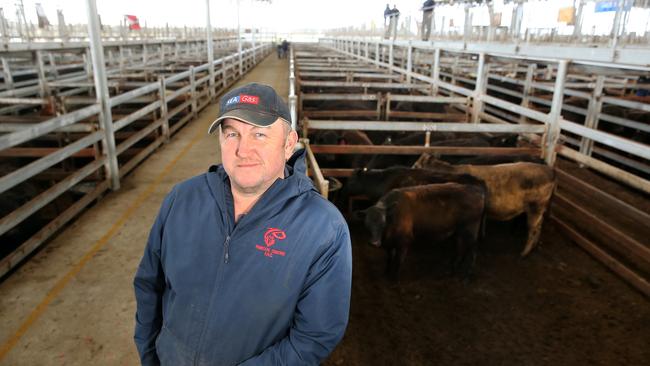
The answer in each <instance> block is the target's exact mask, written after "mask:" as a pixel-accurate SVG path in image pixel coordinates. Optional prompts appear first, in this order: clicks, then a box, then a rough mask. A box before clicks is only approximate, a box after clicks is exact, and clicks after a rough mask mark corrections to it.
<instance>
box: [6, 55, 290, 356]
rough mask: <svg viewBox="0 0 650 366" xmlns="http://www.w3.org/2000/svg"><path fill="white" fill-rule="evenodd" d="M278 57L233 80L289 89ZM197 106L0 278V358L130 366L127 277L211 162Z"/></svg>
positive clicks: (212, 149) (211, 111) (214, 158)
mask: <svg viewBox="0 0 650 366" xmlns="http://www.w3.org/2000/svg"><path fill="white" fill-rule="evenodd" d="M288 68H289V67H288V62H287V60H286V59H284V60H278V59H277V57H276V56H275V55H274V54H271V55H269V56H268V57H267V58H266V59H265V60H264V61H262V62H261V63H260V64H259V65H258V66H257V67H255V68H254V69H253V70H252V71H251V72H250V73H248V74H247V75H245V77H244V79H242V80H240V81H239V82H238V84H236V85H241V84H244V83H248V82H253V81H255V82H261V83H265V84H269V85H271V86H273V87H274V88H275V89H276V91H277V92H278V93H279V94H280V95H284V96H286V95H287V94H288V92H289V85H288ZM217 112H218V107H217V106H216V105H212V106H209V107H207V108H206V109H204V111H203V112H202V113H201V114H200V115H199V118H198V119H197V120H195V121H192V122H190V123H189V124H188V125H187V126H185V127H184V128H183V129H182V130H181V131H179V133H177V134H176V135H175V136H174V137H173V138H172V140H171V142H170V143H169V144H167V145H165V146H163V147H162V148H160V149H159V150H158V151H157V152H156V153H155V154H154V155H152V156H151V157H149V159H147V160H146V161H145V162H144V163H143V164H141V166H140V167H138V168H137V169H136V170H135V171H134V172H133V173H132V174H131V175H129V176H128V177H126V178H125V179H124V180H123V181H122V188H121V189H120V190H119V191H117V192H111V193H110V194H108V195H107V196H106V197H105V198H104V199H102V200H101V201H99V202H98V203H97V204H95V205H94V206H93V207H91V208H90V209H88V210H86V212H85V213H83V214H82V215H81V216H80V217H79V218H78V219H77V220H76V221H75V222H74V223H73V224H72V225H71V226H70V227H68V228H67V229H66V230H65V231H63V232H62V233H60V234H59V235H58V236H57V237H56V238H55V239H54V240H52V241H51V242H50V243H49V244H48V245H47V247H45V248H43V250H41V251H40V252H39V253H38V254H37V255H35V256H34V257H33V258H32V259H30V260H29V261H28V262H27V263H25V264H24V265H22V267H21V268H19V269H18V270H17V271H16V272H15V273H13V274H12V275H11V276H10V277H9V278H7V279H6V280H5V281H4V282H3V283H1V284H0V342H2V343H1V345H0V347H1V348H0V365H93V366H99V365H136V364H138V362H139V359H138V356H137V352H136V349H135V345H134V343H133V328H134V314H135V298H134V293H133V276H134V274H135V271H136V269H137V266H138V263H139V261H140V258H141V257H142V253H143V251H144V246H145V244H146V239H147V236H148V234H149V229H150V228H151V225H152V223H153V221H154V219H155V217H156V215H157V213H158V209H159V208H160V204H161V202H162V200H163V198H164V197H165V195H166V194H167V192H169V191H170V190H171V189H172V187H173V186H174V185H175V184H177V183H178V182H180V181H182V180H185V179H187V178H189V177H192V176H195V175H198V174H201V173H203V172H205V171H206V170H207V168H208V167H209V166H210V165H212V164H215V163H218V162H219V161H220V156H219V152H218V138H217V136H209V135H207V129H208V126H209V125H210V123H211V122H212V121H213V120H214V119H215V116H216V114H217Z"/></svg>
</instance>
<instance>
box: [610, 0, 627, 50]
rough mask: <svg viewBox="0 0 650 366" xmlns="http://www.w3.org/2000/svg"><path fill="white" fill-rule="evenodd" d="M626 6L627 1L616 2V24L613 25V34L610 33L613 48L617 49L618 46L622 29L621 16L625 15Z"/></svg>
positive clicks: (619, 0)
mask: <svg viewBox="0 0 650 366" xmlns="http://www.w3.org/2000/svg"><path fill="white" fill-rule="evenodd" d="M624 4H625V1H623V0H618V1H617V2H616V15H614V24H612V32H611V33H610V37H611V39H612V43H611V46H612V48H615V47H616V46H617V45H618V36H619V31H620V28H621V16H622V15H623V5H624Z"/></svg>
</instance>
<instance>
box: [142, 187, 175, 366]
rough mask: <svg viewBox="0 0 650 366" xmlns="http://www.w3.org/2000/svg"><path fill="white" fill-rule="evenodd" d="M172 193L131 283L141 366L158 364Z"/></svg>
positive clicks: (157, 221)
mask: <svg viewBox="0 0 650 366" xmlns="http://www.w3.org/2000/svg"><path fill="white" fill-rule="evenodd" d="M173 193H174V192H173V191H172V193H170V194H169V195H168V196H167V197H166V198H165V200H164V201H163V204H162V206H161V208H160V212H159V213H158V217H157V218H156V221H155V222H154V224H153V227H152V228H151V232H150V233H149V239H148V241H147V246H146V248H145V250H144V255H143V256H142V260H141V261H140V265H139V266H138V271H137V273H136V275H135V278H134V280H133V287H134V288H135V299H136V303H137V309H136V314H135V334H134V337H133V338H134V340H135V345H136V347H137V348H138V353H139V354H140V362H141V363H142V365H152V366H153V365H159V364H160V361H159V360H158V356H157V355H156V338H157V337H158V333H159V332H160V328H161V326H162V296H163V292H164V289H165V275H164V272H163V268H162V264H161V261H160V247H161V243H162V236H163V229H164V223H165V219H166V218H167V215H168V214H169V211H170V209H171V205H172V202H173Z"/></svg>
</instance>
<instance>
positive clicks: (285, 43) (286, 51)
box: [282, 39, 289, 58]
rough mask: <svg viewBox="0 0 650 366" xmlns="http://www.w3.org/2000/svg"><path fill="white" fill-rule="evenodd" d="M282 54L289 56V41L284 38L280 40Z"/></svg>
mask: <svg viewBox="0 0 650 366" xmlns="http://www.w3.org/2000/svg"><path fill="white" fill-rule="evenodd" d="M282 55H283V56H284V58H287V57H288V56H289V42H288V41H287V40H286V39H285V40H284V41H282Z"/></svg>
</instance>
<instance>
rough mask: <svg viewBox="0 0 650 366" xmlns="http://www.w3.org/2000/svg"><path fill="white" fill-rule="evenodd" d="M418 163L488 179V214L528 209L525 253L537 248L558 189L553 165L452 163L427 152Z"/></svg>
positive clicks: (500, 216) (506, 215)
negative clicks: (437, 158)
mask: <svg viewBox="0 0 650 366" xmlns="http://www.w3.org/2000/svg"><path fill="white" fill-rule="evenodd" d="M416 166H417V167H419V168H426V169H431V170H433V171H435V172H440V173H453V174H469V175H472V176H474V177H476V178H479V179H481V180H483V181H485V184H486V185H487V190H488V204H487V216H488V218H491V219H494V220H497V221H507V220H511V219H513V218H514V217H516V216H518V215H520V214H522V213H525V214H526V219H527V224H528V225H527V226H528V238H527V240H526V245H525V246H524V250H523V251H522V252H521V256H522V257H524V256H526V255H528V253H530V251H531V250H533V248H534V247H535V245H536V244H537V242H538V240H539V236H540V234H541V228H542V221H543V219H544V212H545V211H546V210H547V208H548V205H549V203H550V200H551V196H552V195H553V192H554V191H555V175H554V172H553V169H552V168H550V167H549V166H546V165H542V164H535V163H524V162H521V163H511V164H499V165H492V166H480V165H451V164H448V163H445V162H442V161H439V160H436V159H435V158H433V157H432V156H431V155H424V156H423V157H422V158H421V159H420V161H418V163H417V164H416Z"/></svg>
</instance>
